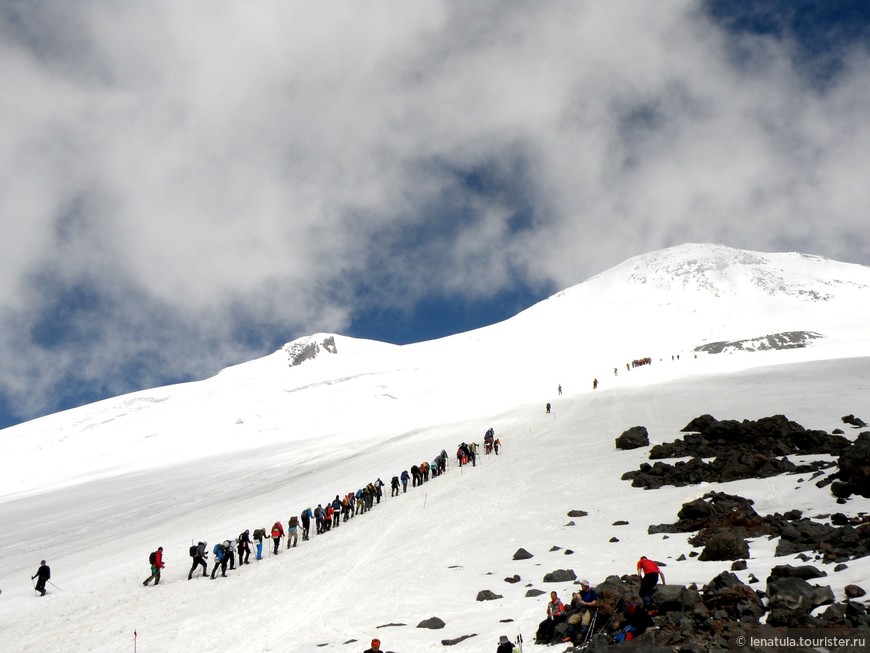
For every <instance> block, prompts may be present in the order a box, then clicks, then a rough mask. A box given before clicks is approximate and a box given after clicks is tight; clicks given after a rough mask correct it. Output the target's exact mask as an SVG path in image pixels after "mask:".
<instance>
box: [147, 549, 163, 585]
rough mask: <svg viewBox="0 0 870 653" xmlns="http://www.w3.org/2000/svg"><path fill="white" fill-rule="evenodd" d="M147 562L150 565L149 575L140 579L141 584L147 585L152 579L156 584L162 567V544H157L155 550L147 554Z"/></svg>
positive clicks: (158, 581)
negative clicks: (142, 579)
mask: <svg viewBox="0 0 870 653" xmlns="http://www.w3.org/2000/svg"><path fill="white" fill-rule="evenodd" d="M148 564H150V565H151V575H150V576H148V578H146V579H145V580H144V581H142V584H143V585H148V583H150V582H151V581H152V580H153V581H154V584H155V585H157V584H159V583H160V570H161V569H163V547H162V546H158V547H157V550H156V551H152V552H151V555H149V556H148Z"/></svg>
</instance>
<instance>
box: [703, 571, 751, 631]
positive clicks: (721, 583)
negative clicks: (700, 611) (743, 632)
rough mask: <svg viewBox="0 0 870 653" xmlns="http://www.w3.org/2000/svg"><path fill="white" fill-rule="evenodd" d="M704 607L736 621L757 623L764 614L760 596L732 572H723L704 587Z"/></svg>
mask: <svg viewBox="0 0 870 653" xmlns="http://www.w3.org/2000/svg"><path fill="white" fill-rule="evenodd" d="M702 595H703V597H704V605H705V606H706V607H707V609H709V610H712V611H714V612H716V611H718V612H721V613H723V615H727V617H728V618H730V619H733V620H736V621H748V622H753V623H754V622H757V621H758V619H759V617H761V615H762V614H764V606H763V605H762V603H761V599H760V598H759V597H758V594H756V593H755V591H754V590H753V589H752V588H750V587H749V586H748V585H745V584H743V582H741V580H740V579H739V578H737V576H735V575H734V574H732V573H731V572H727V571H723V572H722V573H721V574H719V575H718V576H716V577H715V578H713V579H712V580H711V581H710V582H709V583H707V584H706V585H705V586H704V589H703V590H702Z"/></svg>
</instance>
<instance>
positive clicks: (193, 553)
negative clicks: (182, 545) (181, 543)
mask: <svg viewBox="0 0 870 653" xmlns="http://www.w3.org/2000/svg"><path fill="white" fill-rule="evenodd" d="M198 549H199V547H197V545H196V544H191V545H190V557H191V558H195V557H196V553H197V551H198Z"/></svg>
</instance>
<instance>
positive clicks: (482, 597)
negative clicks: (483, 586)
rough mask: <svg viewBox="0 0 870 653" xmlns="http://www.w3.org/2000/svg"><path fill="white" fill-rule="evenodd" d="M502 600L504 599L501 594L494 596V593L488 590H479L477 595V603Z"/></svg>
mask: <svg viewBox="0 0 870 653" xmlns="http://www.w3.org/2000/svg"><path fill="white" fill-rule="evenodd" d="M503 598H504V597H503V596H502V595H501V594H496V593H495V592H491V591H489V590H481V591H479V592H478V593H477V600H478V601H496V600H498V599H503Z"/></svg>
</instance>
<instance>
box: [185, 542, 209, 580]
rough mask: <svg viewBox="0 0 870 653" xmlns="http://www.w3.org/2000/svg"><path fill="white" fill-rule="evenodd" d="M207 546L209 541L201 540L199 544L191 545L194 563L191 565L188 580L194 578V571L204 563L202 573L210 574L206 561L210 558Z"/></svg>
mask: <svg viewBox="0 0 870 653" xmlns="http://www.w3.org/2000/svg"><path fill="white" fill-rule="evenodd" d="M207 546H208V542H200V543H199V544H192V545H191V546H190V557H191V558H193V564H192V565H190V571H189V572H188V574H187V580H190V579H192V578H193V572H194V571H196V568H197V567H199V566H200V565H202V575H203V576H208V566H207V565H206V562H205V561H206V559H207V558H208V553H207V552H206V547H207Z"/></svg>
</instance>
